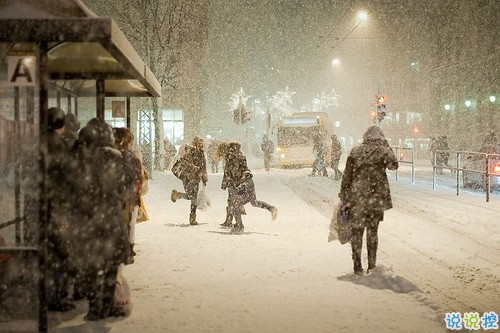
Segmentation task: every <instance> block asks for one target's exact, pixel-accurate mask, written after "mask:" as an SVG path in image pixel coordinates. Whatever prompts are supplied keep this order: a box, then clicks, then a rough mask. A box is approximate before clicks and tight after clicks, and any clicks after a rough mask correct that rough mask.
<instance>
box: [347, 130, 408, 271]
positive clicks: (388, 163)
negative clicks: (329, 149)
mask: <svg viewBox="0 0 500 333" xmlns="http://www.w3.org/2000/svg"><path fill="white" fill-rule="evenodd" d="M398 167H399V163H398V160H397V158H396V156H395V154H394V152H393V151H392V149H391V148H390V147H389V144H388V143H387V140H386V139H385V137H384V134H383V132H382V129H381V128H380V127H378V126H376V125H372V126H370V127H368V129H367V130H366V131H365V133H364V134H363V142H362V143H361V144H360V145H358V146H356V147H354V148H353V149H352V150H351V152H350V154H349V156H348V157H347V162H346V166H345V170H344V174H343V176H342V183H341V186H340V193H339V197H340V200H341V201H342V202H343V203H344V204H346V205H347V207H348V217H349V219H350V220H351V222H352V227H353V229H352V238H351V250H352V260H353V264H354V273H355V274H358V275H360V274H363V267H362V264H361V250H362V247H363V234H364V231H365V229H366V246H367V250H368V272H370V271H371V270H373V269H374V268H375V267H376V263H377V248H378V226H379V222H380V221H382V220H383V219H384V211H385V210H388V209H390V208H392V199H391V192H390V188H389V181H388V179H387V174H386V169H389V170H396V169H397V168H398Z"/></svg>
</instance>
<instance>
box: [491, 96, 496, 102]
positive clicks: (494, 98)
mask: <svg viewBox="0 0 500 333" xmlns="http://www.w3.org/2000/svg"><path fill="white" fill-rule="evenodd" d="M496 99H497V98H496V97H495V96H493V95H491V96H490V102H491V103H495V101H496Z"/></svg>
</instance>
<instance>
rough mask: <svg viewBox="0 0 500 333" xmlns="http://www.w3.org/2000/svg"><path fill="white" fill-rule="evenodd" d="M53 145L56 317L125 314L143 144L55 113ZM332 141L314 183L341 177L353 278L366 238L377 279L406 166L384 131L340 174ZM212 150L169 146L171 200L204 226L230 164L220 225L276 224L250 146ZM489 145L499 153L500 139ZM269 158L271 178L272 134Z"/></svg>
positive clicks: (214, 144)
mask: <svg viewBox="0 0 500 333" xmlns="http://www.w3.org/2000/svg"><path fill="white" fill-rule="evenodd" d="M47 139H48V146H47V151H46V159H45V160H46V161H47V184H48V185H47V202H48V229H47V235H48V237H47V244H46V245H47V295H48V306H49V310H51V311H69V310H71V309H73V308H74V305H73V304H72V303H71V302H70V301H69V300H70V299H79V298H84V297H85V298H87V299H88V302H89V303H88V304H89V310H88V313H87V315H86V316H85V319H86V320H99V319H102V318H106V317H110V316H120V315H124V314H123V313H122V312H120V310H119V309H117V308H116V307H115V306H114V303H113V297H114V292H115V286H116V281H117V275H118V271H119V268H120V266H122V265H128V264H132V263H133V262H134V256H135V251H134V243H135V241H134V239H135V223H136V221H137V216H138V212H139V210H140V207H141V204H142V200H141V196H142V195H144V194H145V191H144V190H143V186H144V185H145V184H147V179H148V174H147V172H146V170H145V168H144V166H143V162H142V156H141V153H140V151H139V150H138V149H136V148H135V146H134V136H133V134H132V133H131V131H130V130H129V129H127V128H112V127H111V126H110V125H108V124H107V123H106V122H104V121H103V120H101V119H98V118H94V119H91V120H90V121H89V122H88V123H87V124H86V126H85V127H83V128H81V129H80V123H79V121H78V119H77V117H76V116H75V115H74V114H71V113H68V114H64V112H63V111H62V110H61V109H60V108H56V107H54V108H50V109H49V110H48V134H47ZM330 139H331V145H330V147H327V145H326V144H325V142H324V140H323V139H322V138H321V139H319V138H316V140H315V145H314V148H313V153H314V155H315V161H314V163H313V165H312V166H311V167H312V173H311V175H315V174H316V173H318V175H320V176H328V173H327V170H326V167H327V166H328V165H329V166H330V167H331V168H332V170H333V171H334V176H333V177H332V178H333V179H334V180H335V181H337V180H340V181H341V184H340V192H339V199H340V201H341V203H342V205H343V206H342V207H343V208H342V209H343V211H344V212H345V213H346V214H347V216H348V218H349V221H350V223H351V227H352V234H351V238H350V243H351V251H352V260H353V271H354V273H355V274H363V273H364V269H363V265H362V262H361V258H362V255H361V252H362V247H363V235H364V232H365V230H366V247H367V252H368V256H367V257H368V266H367V272H370V271H371V270H373V269H375V267H376V257H377V248H378V235H377V234H378V227H379V223H380V222H381V221H382V220H383V218H384V211H386V210H387V209H390V208H392V201H391V194H390V188H389V182H388V178H387V175H386V170H395V169H397V168H398V167H399V163H398V159H397V157H396V156H395V154H394V152H393V150H392V149H391V147H390V146H389V144H388V142H387V140H386V138H385V136H384V133H383V131H382V129H381V128H380V127H379V126H376V125H373V126H370V127H368V128H367V129H366V131H365V132H364V134H363V141H362V143H361V144H359V145H357V146H355V147H353V148H352V150H351V151H350V153H349V155H348V157H347V161H346V164H345V168H344V170H343V171H341V170H340V169H339V163H340V159H341V156H342V145H341V143H340V141H339V139H338V137H337V136H336V135H335V134H333V135H331V137H330ZM204 144H205V143H204V140H203V138H202V137H200V136H195V137H194V138H193V140H192V141H191V142H190V143H188V144H185V145H183V147H182V149H179V151H176V149H175V147H174V146H173V145H172V144H171V143H170V141H168V139H165V142H164V149H165V169H166V170H172V172H173V173H174V175H176V176H177V177H178V178H179V179H180V180H181V181H182V187H183V190H181V191H178V190H176V189H174V190H172V192H171V196H170V197H171V201H172V202H174V203H175V202H177V201H178V200H180V199H184V200H188V201H189V202H190V208H189V219H188V221H189V224H190V225H197V224H198V221H197V215H196V213H197V209H198V208H199V200H200V197H199V194H200V191H201V190H202V189H204V188H205V187H206V184H207V182H208V180H209V178H208V172H207V164H208V165H209V166H210V169H211V171H212V173H218V172H219V164H220V163H221V162H222V172H223V176H222V183H221V189H222V190H224V191H226V190H227V206H226V209H225V210H226V216H225V220H224V222H223V223H221V224H220V226H221V227H223V228H230V232H231V233H235V234H241V233H243V232H244V225H243V220H242V215H246V210H245V205H246V204H248V203H250V204H251V205H252V206H253V207H257V208H262V209H265V210H267V211H269V212H270V214H271V219H272V220H273V221H274V220H276V218H277V211H278V209H277V207H275V206H273V205H271V204H269V203H267V202H265V201H261V200H258V199H257V195H256V188H255V183H254V181H253V174H252V171H251V170H250V168H249V167H248V164H247V158H246V156H245V155H244V153H243V152H242V149H241V144H240V143H239V142H237V141H229V140H224V141H219V140H216V139H211V140H210V141H209V144H208V147H207V151H206V152H205V149H204ZM483 146H485V147H486V148H485V149H489V148H488V147H490V146H494V147H497V141H496V136H495V135H494V133H492V134H491V133H490V135H489V136H488V137H487V138H486V139H485V143H484V144H483ZM261 150H262V153H263V158H264V168H265V170H266V171H270V167H271V162H272V157H273V153H274V145H273V142H272V141H271V140H270V139H269V138H268V136H267V135H264V136H263V138H262V143H261ZM430 150H431V152H432V156H433V158H432V162H433V164H434V163H435V165H439V166H442V167H446V166H448V167H449V165H448V157H449V152H448V151H449V147H448V143H447V137H446V136H441V137H439V138H433V139H432V146H431V148H430ZM488 151H490V150H488ZM144 187H145V186H144ZM360 189H362V190H360ZM233 221H234V222H235V223H234V224H233ZM70 293H72V294H71V295H70Z"/></svg>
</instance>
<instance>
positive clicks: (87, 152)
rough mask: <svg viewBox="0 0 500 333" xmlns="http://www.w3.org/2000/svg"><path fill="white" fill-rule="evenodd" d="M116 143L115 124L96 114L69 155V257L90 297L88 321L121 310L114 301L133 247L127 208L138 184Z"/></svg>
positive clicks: (79, 281) (82, 130) (86, 317)
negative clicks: (121, 267) (121, 271)
mask: <svg viewBox="0 0 500 333" xmlns="http://www.w3.org/2000/svg"><path fill="white" fill-rule="evenodd" d="M114 144H115V139H114V136H113V130H112V128H111V126H109V125H108V124H106V123H105V122H104V121H103V120H101V119H98V118H94V119H91V120H90V121H89V122H88V123H87V125H86V126H85V127H84V128H82V129H81V131H80V133H79V136H78V140H77V142H76V143H75V146H74V148H73V150H72V151H71V157H70V168H69V169H70V176H71V177H70V185H71V186H72V188H73V194H72V197H71V198H70V199H71V200H72V211H71V217H72V218H71V225H70V229H71V231H72V247H71V256H70V258H71V262H72V264H73V266H74V267H75V269H76V270H77V272H78V283H81V284H84V285H85V288H82V289H84V290H85V293H86V296H87V298H88V301H89V310H88V313H87V315H86V316H85V317H84V319H85V320H99V319H102V318H106V317H109V316H113V315H117V314H118V313H117V312H116V309H115V307H114V302H113V298H114V292H115V286H116V278H117V273H118V267H119V265H121V264H124V263H126V261H127V258H128V256H129V250H130V248H129V241H128V231H127V226H126V225H125V224H124V223H123V221H122V210H123V203H124V201H125V200H126V199H127V198H129V197H130V195H131V193H133V192H134V185H135V184H130V183H129V182H127V179H126V176H125V174H126V173H125V171H124V166H123V158H122V154H121V153H120V151H119V150H118V149H116V148H114Z"/></svg>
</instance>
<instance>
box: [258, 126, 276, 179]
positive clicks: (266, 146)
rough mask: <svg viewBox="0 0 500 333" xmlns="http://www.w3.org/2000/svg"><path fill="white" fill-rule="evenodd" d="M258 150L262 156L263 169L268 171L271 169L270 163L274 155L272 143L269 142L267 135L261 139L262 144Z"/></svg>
mask: <svg viewBox="0 0 500 333" xmlns="http://www.w3.org/2000/svg"><path fill="white" fill-rule="evenodd" d="M260 149H261V150H262V153H263V154H264V169H265V170H266V171H269V170H270V169H271V162H272V160H273V153H274V143H273V142H272V141H271V140H269V137H268V136H267V134H264V136H263V137H262V143H261V144H260Z"/></svg>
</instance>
